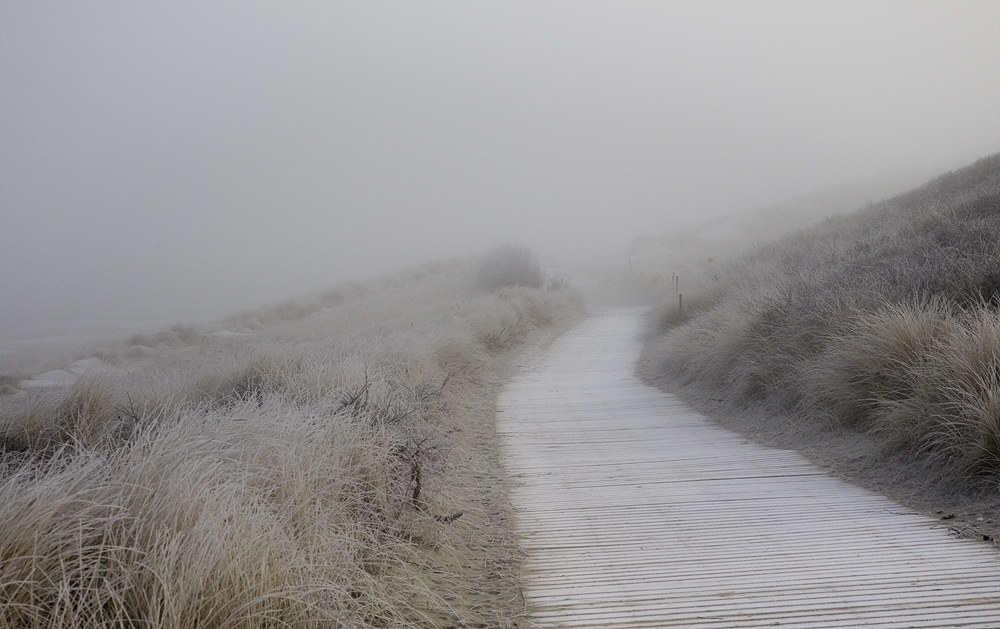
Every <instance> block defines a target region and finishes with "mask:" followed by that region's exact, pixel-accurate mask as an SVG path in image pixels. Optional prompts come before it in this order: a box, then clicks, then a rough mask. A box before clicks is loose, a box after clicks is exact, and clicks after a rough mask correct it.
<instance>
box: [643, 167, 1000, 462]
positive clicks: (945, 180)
mask: <svg viewBox="0 0 1000 629" xmlns="http://www.w3.org/2000/svg"><path fill="white" fill-rule="evenodd" d="M685 292H686V293H689V294H691V301H692V302H695V301H698V297H700V300H701V302H702V305H701V308H700V312H697V313H696V316H689V317H687V318H686V319H683V320H682V319H680V318H678V317H677V316H676V314H675V311H676V304H675V303H673V301H672V300H670V301H668V302H667V303H666V304H665V305H664V306H663V307H662V309H661V312H660V317H659V326H660V327H659V331H658V337H657V338H656V339H655V340H654V341H652V342H651V345H650V347H649V349H648V352H647V357H650V358H651V360H652V362H653V363H654V364H655V367H654V369H655V370H657V371H658V372H659V373H660V374H661V375H664V376H667V377H670V378H672V379H673V380H674V381H675V382H677V383H678V384H679V385H680V386H682V387H687V388H688V390H691V391H695V390H697V391H699V392H701V395H702V396H703V397H706V398H709V397H710V398H712V399H716V400H724V401H725V402H727V403H728V404H729V405H730V406H732V407H734V408H753V409H757V410H762V411H766V412H769V413H776V414H784V415H791V416H794V417H798V418H800V419H801V420H806V419H808V418H817V417H819V418H823V419H824V420H825V421H827V422H829V423H830V424H831V425H834V426H840V427H844V428H847V429H850V430H860V431H865V432H867V433H869V434H872V435H875V436H876V437H877V438H879V439H880V440H882V441H883V443H884V445H885V448H886V450H896V451H900V450H901V451H904V452H909V453H912V454H915V455H916V456H918V457H922V458H923V459H924V460H925V461H928V462H930V463H932V464H934V465H936V466H938V468H939V469H940V470H942V471H943V472H944V473H945V474H948V475H951V476H952V477H953V478H956V479H962V480H968V479H971V478H986V479H991V480H992V481H994V482H995V481H996V480H1000V342H998V334H1000V155H993V156H991V157H988V158H984V159H982V160H979V161H977V162H976V163H974V164H972V165H970V166H968V167H966V168H964V169H961V170H958V171H955V172H951V173H948V174H945V175H942V176H941V177H939V178H937V179H935V180H933V181H931V182H930V183H928V184H927V185H925V186H922V187H920V188H917V189H915V190H913V191H911V192H908V193H906V194H902V195H899V196H896V197H893V198H891V199H887V200H885V201H883V202H880V203H878V204H874V205H869V206H868V207H865V208H863V209H861V210H860V211H858V212H856V213H854V214H852V215H847V216H839V217H835V218H832V219H829V220H827V221H825V222H824V223H822V224H820V225H818V226H816V227H814V228H812V229H808V230H805V231H802V232H800V233H798V234H795V235H792V236H788V237H786V238H783V239H781V240H779V241H777V242H776V243H774V244H772V245H768V246H764V247H759V248H758V249H756V250H755V251H753V252H751V253H749V254H746V255H743V256H741V257H739V258H736V259H734V260H732V261H730V262H729V263H728V264H727V265H725V266H724V267H720V268H717V269H712V270H711V271H710V272H708V271H707V272H704V273H702V274H701V276H700V278H699V279H698V281H697V283H696V285H695V286H692V282H691V281H689V282H688V289H687V290H686V291H685ZM687 300H688V296H687V295H685V301H687Z"/></svg>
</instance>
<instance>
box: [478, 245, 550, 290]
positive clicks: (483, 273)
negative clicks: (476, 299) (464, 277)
mask: <svg viewBox="0 0 1000 629" xmlns="http://www.w3.org/2000/svg"><path fill="white" fill-rule="evenodd" d="M544 284H545V275H544V274H543V273H542V268H541V267H540V266H539V264H538V256H536V255H535V253H534V252H533V251H531V249H528V248H527V247H524V246H521V245H502V246H500V247H497V248H495V249H493V250H492V251H490V252H489V253H487V254H486V256H485V257H484V258H483V262H482V265H481V266H480V267H479V286H480V287H482V288H483V289H485V290H487V291H495V290H497V289H499V288H504V287H505V286H524V287H526V288H541V287H542V286H543V285H544Z"/></svg>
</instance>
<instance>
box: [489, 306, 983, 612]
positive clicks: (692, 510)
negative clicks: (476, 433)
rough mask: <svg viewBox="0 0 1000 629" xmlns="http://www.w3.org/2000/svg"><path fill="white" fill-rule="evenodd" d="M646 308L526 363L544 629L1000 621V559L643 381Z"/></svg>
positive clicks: (527, 529)
mask: <svg viewBox="0 0 1000 629" xmlns="http://www.w3.org/2000/svg"><path fill="white" fill-rule="evenodd" d="M641 324H642V314H641V312H640V311H638V310H630V311H618V312H612V313H607V314H605V315H603V316H600V317H595V318H593V319H590V320H588V321H587V322H585V323H584V324H582V325H581V326H580V327H579V328H577V329H576V330H574V331H572V332H571V333H569V334H567V335H566V336H564V337H563V338H562V339H560V340H559V341H557V342H556V343H555V344H553V346H552V347H551V348H550V350H549V351H548V352H547V353H546V354H544V355H542V356H539V357H537V358H536V359H535V360H534V361H532V362H526V363H525V364H524V365H522V366H521V373H520V375H519V377H518V378H517V379H515V381H514V382H512V383H511V384H510V385H509V386H508V387H507V388H506V389H505V390H504V392H503V394H502V395H501V404H500V412H499V413H498V414H497V428H498V432H499V433H500V434H501V436H502V438H503V440H504V443H505V448H506V453H507V467H508V470H509V472H510V474H511V477H512V478H513V479H514V480H515V486H514V487H513V488H512V498H513V501H514V506H515V513H516V516H517V519H518V529H519V531H520V533H521V536H522V543H523V546H524V548H525V550H526V551H527V552H528V553H529V558H528V560H527V561H526V562H525V564H524V566H523V576H524V581H525V586H526V592H525V598H526V601H527V602H528V605H529V610H530V611H531V612H532V614H533V617H534V620H535V621H536V622H537V623H538V624H539V625H541V626H543V627H623V628H624V627H672V626H677V627H758V626H776V625H779V626H794V627H817V628H818V627H857V626H864V627H900V626H906V627H983V628H985V627H992V628H994V629H995V628H997V627H1000V555H998V554H997V553H996V552H995V551H994V550H993V549H992V548H991V547H989V546H987V545H985V544H982V543H978V542H975V541H972V540H968V539H961V538H958V537H955V536H953V535H951V534H950V533H949V532H948V530H947V527H946V526H942V523H940V522H938V521H936V520H932V519H930V518H926V517H924V516H922V515H920V514H916V513H914V512H912V511H911V510H909V509H906V508H905V507H902V506H901V505H899V504H896V503H893V502H892V501H889V500H888V499H886V498H884V497H882V496H879V495H877V494H873V493H871V492H867V491H864V490H862V489H859V488H857V487H854V486H851V485H847V484H845V483H843V482H841V481H839V480H837V479H834V478H832V477H830V476H828V475H826V474H825V473H823V472H822V471H821V470H819V469H818V468H815V467H814V466H812V465H811V464H809V463H808V462H807V461H805V460H804V459H802V457H801V456H799V455H798V454H797V453H795V452H789V451H784V450H774V449H768V448H764V447H762V446H760V445H757V444H755V443H751V442H748V441H747V440H746V439H744V438H742V437H740V436H739V435H735V434H733V433H729V432H727V431H725V430H723V429H721V428H719V427H718V426H715V425H713V424H711V423H710V422H708V421H707V420H706V419H705V418H703V417H701V416H699V415H698V414H696V413H694V412H692V411H691V410H690V409H688V408H686V407H685V406H684V405H683V404H682V403H681V402H680V401H679V400H677V399H676V398H675V397H672V396H669V395H666V394H664V393H662V392H660V391H658V390H656V389H653V388H651V387H648V386H646V385H644V384H643V383H642V382H640V381H639V380H638V379H637V378H635V376H634V375H633V373H632V370H633V365H634V362H635V360H636V358H637V356H638V353H639V350H640V347H641V345H640V342H639V334H640V333H641Z"/></svg>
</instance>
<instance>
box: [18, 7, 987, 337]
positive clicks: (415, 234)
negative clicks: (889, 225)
mask: <svg viewBox="0 0 1000 629" xmlns="http://www.w3.org/2000/svg"><path fill="white" fill-rule="evenodd" d="M997 150H1000V2H997V1H979V2H958V1H955V0H950V1H948V2H808V3H791V2H697V3H688V2H662V3H649V2H537V3H532V2H525V3H522V2H474V3H473V2H469V3H464V2H407V3H402V2H398V3H397V2H337V3H333V2H287V1H286V2H179V1H177V2H141V3H137V2H85V3H84V2H12V1H10V0H0V341H8V342H10V343H13V342H15V341H16V342H22V341H24V340H25V339H37V338H43V337H53V336H58V335H72V334H84V333H87V334H90V333H100V332H110V331H112V330H114V331H120V330H128V329H131V328H135V329H139V328H141V327H142V326H144V325H145V326H149V325H153V324H157V325H159V324H161V323H162V322H166V321H175V320H196V319H199V318H205V317H221V316H223V315H226V314H230V313H232V312H235V311H237V310H239V309H242V308H247V307H250V306H256V305H260V304H261V303H265V302H273V301H279V300H284V299H288V298H292V297H297V296H301V295H304V294H306V293H310V292H314V291H318V290H321V289H324V288H327V287H330V286H333V285H336V284H338V283H341V282H344V281H350V280H361V279H366V278H368V277H371V276H374V275H379V274H383V273H386V272H391V271H395V270H399V269H401V268H404V267H407V266H411V265H415V264H419V263H422V262H425V261H428V260H432V259H437V258H443V257H451V256H457V255H465V254H470V253H478V252H481V251H484V250H486V249H488V248H490V247H492V246H494V245H496V244H500V243H506V242H514V241H516V242H519V243H522V244H525V245H528V246H530V247H532V248H534V249H536V250H538V251H540V252H542V253H544V254H546V255H549V256H556V257H560V258H594V257H602V256H607V257H614V256H617V257H619V258H621V257H623V256H624V255H625V251H626V249H627V248H628V245H629V243H630V242H632V240H633V239H635V238H636V237H639V236H643V235H651V234H652V235H659V234H663V233H667V232H669V231H670V230H671V229H675V228H677V227H678V226H680V225H685V224H692V223H697V222H703V221H706V220H711V219H713V218H717V217H720V216H727V215H732V214H733V213H735V212H738V211H742V210H750V209H753V208H757V207H762V206H767V205H769V204H774V203H777V202H780V201H782V200H785V199H789V198H793V197H796V196H799V195H803V194H806V193H809V192H811V191H814V190H817V189H823V188H827V187H831V186H838V185H843V184H845V183H851V182H857V181H867V180H871V179H872V178H877V177H883V176H886V175H892V174H893V173H910V176H912V173H921V174H926V176H928V177H929V176H933V175H935V174H938V173H940V172H942V171H945V170H949V169H952V168H957V167H959V166H962V165H964V164H967V163H969V162H971V161H973V160H975V159H976V158H978V157H982V156H984V155H987V154H990V153H994V152H996V151H997ZM873 200H877V199H873ZM3 347H4V346H2V345H0V350H2V348H3ZM7 347H8V348H9V347H13V345H11V344H8V346H7Z"/></svg>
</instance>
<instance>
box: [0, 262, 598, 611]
mask: <svg viewBox="0 0 1000 629" xmlns="http://www.w3.org/2000/svg"><path fill="white" fill-rule="evenodd" d="M477 271H478V268H477V266H476V264H474V263H471V262H466V261H454V262H446V263H437V264H433V265H429V266H426V267H423V268H421V269H417V270H415V271H410V272H407V273H403V274H400V275H398V276H393V277H389V278H384V279H383V280H379V281H375V282H372V283H370V284H366V285H354V286H347V287H343V288H341V289H338V290H334V291H330V292H329V293H326V294H324V295H321V296H319V297H317V298H315V299H312V300H303V301H302V302H295V303H288V304H283V305H281V306H278V307H271V308H263V309H261V310H259V311H254V312H248V313H243V314H242V315H239V316H237V317H234V318H232V319H231V320H228V321H226V322H224V327H225V328H226V331H227V332H233V333H235V334H224V335H218V334H217V335H211V334H210V333H209V332H210V331H211V330H210V329H208V328H206V329H194V328H187V327H178V328H176V329H174V330H168V331H167V332H164V333H162V334H159V335H146V336H142V337H135V338H132V339H129V340H128V341H126V342H123V343H121V344H120V345H118V346H109V347H107V348H105V349H104V352H103V356H104V362H105V364H108V365H114V367H107V368H105V369H103V370H102V371H99V372H97V373H94V374H88V375H86V376H84V377H83V378H82V379H81V380H79V381H78V382H77V383H76V384H75V385H74V386H73V387H71V388H69V389H68V390H63V389H52V390H48V391H41V392H35V393H31V394H27V395H25V394H19V395H14V396H7V397H5V398H2V404H3V407H2V408H0V412H2V415H0V418H2V419H0V447H2V450H0V625H2V626H4V627H25V628H43V627H44V628H54V627H65V628H69V627H74V628H76V627H95V628H96V627H112V626H113V627H169V628H178V629H179V628H185V627H190V628H194V627H198V628H204V627H234V628H235V627H334V626H337V627H340V626H379V627H393V626H397V627H401V626H413V625H424V626H435V623H436V620H435V619H434V618H432V617H431V616H429V612H428V609H429V608H432V607H434V606H435V605H437V606H440V607H444V608H447V606H448V603H447V600H448V598H449V592H448V590H447V588H445V589H444V590H442V589H441V587H440V585H438V586H436V587H435V586H432V585H430V583H431V581H429V580H428V579H427V578H426V577H427V574H428V573H429V572H431V571H432V568H433V571H434V573H435V579H436V580H435V581H434V582H435V583H438V584H440V583H441V581H442V577H444V581H445V582H448V579H447V575H442V574H441V571H440V566H433V567H429V566H428V565H427V559H426V557H427V553H426V552H420V551H422V550H427V549H444V550H442V551H441V552H445V551H447V552H448V553H451V555H450V556H461V554H462V553H463V552H468V549H467V548H464V547H463V542H462V540H461V538H460V537H456V536H453V535H451V536H450V535H449V534H448V530H449V527H451V526H456V525H457V524H454V522H455V520H454V518H455V517H456V514H457V513H459V512H460V511H462V510H463V509H466V510H467V509H468V508H469V505H468V504H463V502H462V500H463V498H462V497H460V496H455V495H452V493H451V492H450V490H449V479H450V478H452V477H450V476H449V475H450V474H454V473H455V471H454V469H452V468H451V467H450V463H449V460H450V457H451V455H452V453H453V452H454V451H456V450H460V449H462V448H468V447H470V446H469V444H468V443H465V442H463V439H464V435H465V434H466V433H467V432H469V426H470V422H481V421H491V416H490V412H489V409H490V408H491V406H490V404H491V399H492V396H494V395H495V393H496V391H497V387H498V386H499V384H500V383H502V381H503V379H504V377H505V374H506V370H507V369H508V363H509V360H510V357H511V356H512V355H513V354H512V352H513V351H514V350H515V349H516V348H517V347H518V345H519V344H520V343H522V342H523V341H524V340H525V339H526V338H529V336H530V335H531V334H532V332H534V331H536V330H541V329H545V328H557V327H558V326H561V325H567V324H568V322H570V321H572V320H574V319H575V318H577V317H579V316H580V315H581V314H582V305H581V300H580V297H579V295H578V294H577V293H575V292H574V291H568V290H562V291H558V292H552V291H544V290H540V289H531V288H524V287H514V288H504V289H501V290H499V291H496V292H493V293H486V292H484V291H483V290H482V289H481V288H479V286H478V281H477ZM449 518H452V519H451V520H449ZM457 522H458V524H461V523H462V522H461V520H458V521H457ZM435 552H436V551H435ZM453 581H457V579H453ZM458 585H459V584H457V583H456V585H455V587H458ZM428 602H429V603H428Z"/></svg>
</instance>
